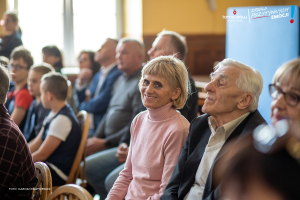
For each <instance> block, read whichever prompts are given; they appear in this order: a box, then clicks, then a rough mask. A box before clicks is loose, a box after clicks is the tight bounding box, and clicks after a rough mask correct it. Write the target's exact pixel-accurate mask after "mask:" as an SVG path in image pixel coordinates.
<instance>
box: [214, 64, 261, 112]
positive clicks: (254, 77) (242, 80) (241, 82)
mask: <svg viewBox="0 0 300 200" xmlns="http://www.w3.org/2000/svg"><path fill="white" fill-rule="evenodd" d="M228 65H230V66H233V67H237V68H240V69H241V70H243V72H242V73H240V76H239V77H238V78H237V80H236V85H237V87H238V88H239V89H241V90H242V91H244V92H246V93H250V94H252V96H253V101H252V103H251V105H250V106H249V110H250V112H253V111H255V110H256V109H257V107H258V100H259V96H260V94H261V91H262V88H263V79H262V77H261V74H260V73H259V72H258V71H257V70H256V69H254V68H252V67H250V66H248V65H245V64H243V63H240V62H238V61H235V60H232V59H230V58H226V59H224V60H222V61H221V62H220V63H219V64H218V65H217V66H216V67H215V68H214V69H215V70H217V69H218V68H221V67H223V66H228Z"/></svg>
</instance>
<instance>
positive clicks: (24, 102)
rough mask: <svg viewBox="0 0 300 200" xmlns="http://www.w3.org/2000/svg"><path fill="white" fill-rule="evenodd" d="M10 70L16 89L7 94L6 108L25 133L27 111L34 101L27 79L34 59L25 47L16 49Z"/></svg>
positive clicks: (12, 55)
mask: <svg viewBox="0 0 300 200" xmlns="http://www.w3.org/2000/svg"><path fill="white" fill-rule="evenodd" d="M10 60H11V61H10V64H9V69H10V70H11V72H12V82H14V87H12V88H11V90H10V92H9V93H8V94H7V101H6V103H5V107H6V108H7V110H8V113H9V114H10V116H11V119H12V120H13V121H14V122H15V123H16V124H17V125H18V126H19V128H20V130H21V131H22V132H23V129H24V126H25V120H26V114H27V110H28V108H29V106H30V104H31V102H32V100H33V97H32V96H31V95H30V94H29V91H28V89H27V78H28V73H29V69H30V67H31V66H32V65H33V58H32V56H31V54H30V52H29V51H28V50H27V49H25V48H24V47H22V46H20V47H16V48H15V49H14V50H13V52H12V53H11V59H10Z"/></svg>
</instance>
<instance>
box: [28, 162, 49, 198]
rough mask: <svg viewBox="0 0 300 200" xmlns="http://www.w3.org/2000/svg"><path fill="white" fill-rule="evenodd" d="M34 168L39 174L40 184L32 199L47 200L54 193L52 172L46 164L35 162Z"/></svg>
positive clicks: (35, 189)
mask: <svg viewBox="0 0 300 200" xmlns="http://www.w3.org/2000/svg"><path fill="white" fill-rule="evenodd" d="M34 166H35V169H36V172H37V176H38V182H37V184H36V187H35V188H34V190H33V196H32V199H34V200H40V199H41V200H45V199H47V198H48V196H49V195H50V194H51V193H52V178H51V172H50V169H49V167H48V166H47V165H46V163H43V162H35V163H34Z"/></svg>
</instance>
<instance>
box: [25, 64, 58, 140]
mask: <svg viewBox="0 0 300 200" xmlns="http://www.w3.org/2000/svg"><path fill="white" fill-rule="evenodd" d="M49 72H54V68H53V67H52V66H51V65H49V64H47V63H42V64H41V65H37V66H33V67H31V68H30V71H29V75H28V80H27V85H28V91H29V93H30V95H32V96H34V97H35V100H33V101H32V102H31V104H30V107H29V109H28V112H27V117H26V123H25V127H24V130H23V134H24V137H25V139H26V141H27V142H30V141H31V140H32V139H34V138H35V137H36V136H37V135H38V134H39V132H40V130H41V128H42V126H43V121H44V119H45V117H46V116H47V115H48V114H49V112H50V109H46V108H44V107H43V105H42V102H41V92H40V84H41V79H42V76H43V75H44V74H47V73H49Z"/></svg>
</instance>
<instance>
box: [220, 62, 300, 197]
mask: <svg viewBox="0 0 300 200" xmlns="http://www.w3.org/2000/svg"><path fill="white" fill-rule="evenodd" d="M269 92H270V95H271V97H272V103H271V119H272V124H273V126H274V127H277V128H276V129H275V130H277V131H281V130H283V125H284V124H282V120H287V121H288V125H289V130H288V132H287V133H284V132H283V133H281V134H280V135H281V137H278V136H277V137H275V138H274V139H276V140H274V141H273V142H270V143H266V142H263V141H261V140H260V137H259V135H257V134H263V135H264V137H263V138H268V137H266V136H270V135H272V136H273V137H274V136H275V135H276V134H274V132H272V131H271V130H274V129H260V130H261V131H257V132H256V133H254V135H253V137H252V134H251V135H250V136H249V137H246V138H243V140H242V141H241V142H243V145H239V146H235V147H233V150H234V151H231V153H230V154H229V156H227V157H226V158H224V159H223V160H221V162H220V163H219V165H217V166H216V167H217V171H219V173H221V176H220V175H219V177H223V183H222V185H221V194H222V196H223V197H224V198H225V197H226V198H229V199H232V200H235V199H241V197H243V198H245V199H249V200H256V199H264V200H269V199H270V200H273V199H278V200H296V199H299V197H300V189H299V185H300V164H299V161H300V160H299V158H300V156H299V155H300V149H299V148H297V146H299V144H300V133H299V123H300V103H299V101H300V59H296V60H292V61H289V62H287V63H285V64H283V65H282V66H281V67H279V68H278V69H277V71H276V72H275V75H274V77H273V81H272V84H270V85H269ZM280 123H281V125H279V124H280ZM268 130H269V131H271V134H270V132H269V131H268ZM266 131H267V132H266ZM231 146H233V145H232V144H231V143H230V144H227V146H226V148H230V147H231ZM296 159H298V161H297V160H296ZM224 169H225V170H224ZM220 171H221V172H220ZM219 177H218V178H219ZM219 179H220V178H219Z"/></svg>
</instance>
